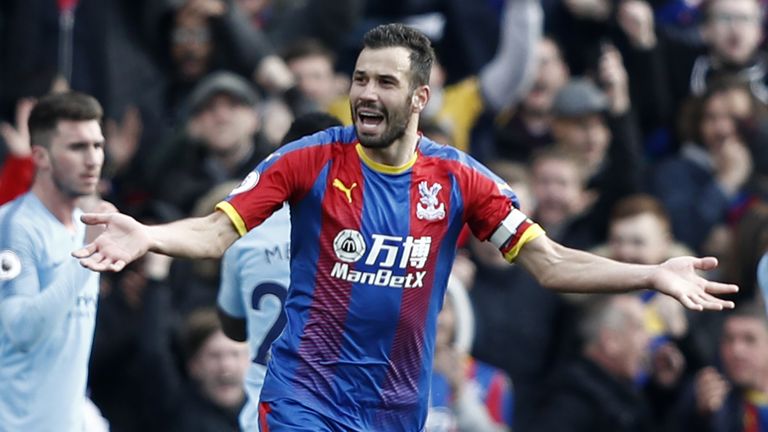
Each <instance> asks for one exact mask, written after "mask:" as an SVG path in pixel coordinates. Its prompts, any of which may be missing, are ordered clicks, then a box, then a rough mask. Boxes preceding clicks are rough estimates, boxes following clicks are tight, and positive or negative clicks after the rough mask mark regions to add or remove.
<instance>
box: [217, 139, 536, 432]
mask: <svg viewBox="0 0 768 432" xmlns="http://www.w3.org/2000/svg"><path fill="white" fill-rule="evenodd" d="M284 201H287V202H289V204H290V209H291V226H292V229H291V263H290V266H291V284H290V289H289V293H288V298H287V300H286V303H285V308H286V319H287V320H286V327H285V330H284V332H283V334H282V335H281V336H280V337H279V338H278V339H277V340H276V341H275V342H274V343H273V345H272V358H271V360H270V363H269V370H268V372H267V376H266V379H265V381H264V387H263V389H262V393H261V400H262V401H266V402H269V401H272V400H279V399H291V400H294V401H297V402H298V403H301V404H302V405H304V406H306V407H308V408H310V409H313V410H315V411H317V412H319V413H322V414H323V415H325V416H327V417H329V418H332V419H333V420H334V421H335V422H337V423H338V424H339V425H340V427H341V428H342V429H352V430H376V431H381V430H386V431H401V430H402V431H414V430H421V429H422V428H423V427H424V421H425V418H426V413H427V408H428V394H429V381H430V376H431V370H432V357H433V354H434V342H435V341H434V339H435V328H436V318H437V313H438V311H439V310H440V308H441V307H442V301H443V296H444V294H445V289H446V284H447V281H448V276H449V274H450V271H451V267H452V264H453V259H454V257H455V253H456V238H457V236H458V234H459V232H460V230H461V228H462V226H463V225H464V224H465V223H467V224H468V225H469V226H470V228H471V229H472V231H473V232H474V234H475V235H476V236H477V237H478V238H480V239H483V240H486V239H488V238H490V237H491V236H492V235H493V236H494V237H496V236H497V233H498V232H499V231H500V230H501V228H500V227H501V226H502V225H504V226H509V224H510V223H512V225H514V226H515V229H513V230H512V235H511V236H508V238H507V239H505V241H504V243H503V246H502V247H501V250H502V253H504V254H505V256H506V257H507V258H508V259H510V260H511V259H514V257H515V255H516V254H517V252H518V251H519V249H520V247H521V246H522V245H523V244H525V243H526V242H527V241H529V240H531V239H533V238H535V237H537V236H538V235H539V234H541V233H542V232H543V231H542V230H541V228H539V226H538V225H536V224H533V223H532V222H531V221H530V219H528V218H526V217H524V216H522V217H519V215H522V214H521V213H520V212H519V210H513V206H514V207H516V206H517V199H516V197H515V195H514V194H513V192H512V191H511V190H510V188H509V187H508V186H507V185H506V184H505V183H504V182H503V181H502V180H501V179H499V178H498V177H497V176H495V175H494V174H492V173H491V172H490V171H488V170H487V169H486V168H485V167H483V166H482V165H480V164H479V163H477V162H476V161H474V160H473V159H472V158H470V157H469V156H467V155H466V154H464V153H462V152H460V151H458V150H456V149H455V148H452V147H447V146H442V145H438V144H436V143H434V142H432V141H430V140H429V139H427V138H426V137H421V138H420V140H419V144H418V146H417V149H416V152H414V154H413V156H412V158H411V159H410V160H409V161H408V162H407V163H406V164H404V165H403V166H400V167H391V166H387V165H382V164H380V163H377V162H375V161H373V160H371V159H370V158H369V157H368V156H367V155H366V154H365V152H364V150H363V148H362V146H361V145H360V144H359V142H358V140H357V139H356V137H355V132H354V128H352V127H347V128H340V127H339V128H331V129H328V130H325V131H322V132H319V133H317V134H315V135H312V136H309V137H305V138H303V139H301V140H299V141H296V142H294V143H291V144H288V145H287V146H284V147H282V148H280V149H279V150H277V151H276V152H275V153H273V154H272V155H270V156H269V157H268V158H267V159H265V160H264V161H263V162H262V163H260V164H259V166H258V167H257V168H256V169H255V170H254V171H253V172H252V173H251V174H249V176H248V177H246V179H245V180H244V181H243V183H242V184H241V185H240V186H239V187H237V188H236V189H235V190H234V191H233V193H232V195H231V196H230V197H228V198H227V199H226V200H225V201H223V202H221V203H219V204H218V206H217V207H218V208H219V209H220V210H222V211H224V212H225V213H226V214H227V215H228V216H229V217H230V219H231V220H232V222H233V224H234V226H235V227H236V228H237V230H238V231H239V232H240V234H241V235H243V234H245V233H246V231H247V230H249V229H252V228H253V227H255V226H257V225H259V224H260V223H261V222H262V221H264V220H265V219H266V218H267V217H268V216H269V215H270V214H271V213H272V212H274V211H275V210H277V209H279V208H280V207H281V206H282V203H283V202H284Z"/></svg>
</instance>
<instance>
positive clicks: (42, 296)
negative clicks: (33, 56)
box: [0, 93, 116, 431]
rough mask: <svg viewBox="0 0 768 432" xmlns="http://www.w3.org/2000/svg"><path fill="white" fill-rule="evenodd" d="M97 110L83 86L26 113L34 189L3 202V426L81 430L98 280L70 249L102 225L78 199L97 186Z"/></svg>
mask: <svg viewBox="0 0 768 432" xmlns="http://www.w3.org/2000/svg"><path fill="white" fill-rule="evenodd" d="M102 114H103V112H102V108H101V105H100V104H99V102H98V101H96V99H94V98H93V97H91V96H88V95H85V94H82V93H63V94H53V95H49V96H46V97H44V98H41V99H40V100H39V101H38V103H37V104H36V105H35V107H34V108H33V109H32V111H31V113H30V116H29V133H30V140H31V143H32V158H33V160H34V162H35V167H36V168H37V173H36V175H35V180H34V183H33V185H32V189H31V191H30V192H28V193H26V194H24V195H22V196H21V197H19V198H17V199H16V200H14V201H12V202H11V203H8V204H6V205H4V206H2V207H0V346H1V347H2V350H0V376H2V377H3V391H2V392H1V393H0V424H2V425H3V427H8V428H10V430H65V431H77V430H81V428H82V427H83V416H84V414H85V413H84V410H85V388H86V378H87V372H88V358H89V355H90V352H91V343H92V341H93V329H94V324H95V320H96V305H97V302H98V280H99V278H98V275H96V274H94V273H93V272H90V271H88V270H85V269H83V268H82V267H80V266H79V265H78V263H77V262H76V261H75V260H73V259H72V258H71V257H70V255H69V250H70V249H72V248H74V247H80V246H81V245H82V244H84V243H83V242H86V243H87V242H89V241H91V239H93V238H95V237H96V236H98V235H99V234H100V232H101V230H100V229H98V228H92V227H89V228H86V227H85V225H83V224H82V222H81V221H80V219H79V216H80V214H82V212H81V210H80V209H79V208H77V207H76V206H77V204H78V199H80V198H82V197H86V196H91V195H93V194H94V193H95V191H96V186H97V184H98V180H99V174H100V172H101V167H102V163H103V162H104V137H103V135H102V133H101V126H100V120H101V118H102ZM88 204H89V207H90V209H89V210H90V211H97V212H104V211H116V210H115V209H114V207H113V206H111V205H109V204H107V203H104V202H101V203H99V202H98V201H96V199H95V198H94V201H93V202H90V203H88Z"/></svg>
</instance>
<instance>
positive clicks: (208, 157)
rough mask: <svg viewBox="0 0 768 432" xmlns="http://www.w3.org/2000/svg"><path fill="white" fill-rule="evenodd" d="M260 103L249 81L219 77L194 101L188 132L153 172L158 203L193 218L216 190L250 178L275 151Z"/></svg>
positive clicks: (206, 84)
mask: <svg viewBox="0 0 768 432" xmlns="http://www.w3.org/2000/svg"><path fill="white" fill-rule="evenodd" d="M259 104H260V102H259V97H258V96H257V94H256V92H255V91H254V89H253V87H252V86H251V85H250V84H249V83H248V82H247V81H246V80H245V79H243V78H240V77H239V76H237V75H235V74H232V73H229V72H218V73H215V74H212V75H211V76H209V77H207V78H206V79H205V80H203V81H202V82H200V83H199V84H198V85H197V86H196V87H195V90H194V91H193V93H192V94H191V95H190V100H189V106H190V111H191V113H190V116H189V118H188V119H187V121H186V123H185V125H184V129H183V131H182V132H181V133H180V134H179V135H178V136H177V137H176V138H175V139H174V140H173V142H171V143H169V145H167V146H165V147H163V148H162V149H161V150H162V154H161V155H160V156H159V157H158V160H156V161H154V165H153V166H154V168H153V169H151V171H152V172H154V174H153V178H155V179H156V180H155V183H156V184H159V185H160V186H159V187H158V188H157V189H156V190H155V191H154V193H155V197H156V198H157V199H159V200H161V201H163V202H164V203H168V204H171V205H172V206H173V207H174V208H175V209H176V210H177V211H178V213H177V214H176V217H179V216H182V215H187V214H189V212H190V211H191V210H192V206H193V205H194V203H195V202H196V200H197V199H198V198H199V197H200V196H201V195H203V194H204V193H205V192H207V191H208V190H210V189H211V188H212V187H214V186H215V185H217V184H219V183H221V182H224V181H227V180H235V179H240V178H243V177H245V175H246V174H248V173H249V172H250V170H251V169H253V167H254V166H256V164H257V163H258V162H259V161H261V160H262V159H264V158H265V157H266V156H267V155H268V154H269V153H270V152H271V151H272V150H273V148H272V147H271V146H270V145H269V143H268V142H267V140H266V139H265V137H264V136H263V134H262V133H261V128H262V121H261V117H260V112H259Z"/></svg>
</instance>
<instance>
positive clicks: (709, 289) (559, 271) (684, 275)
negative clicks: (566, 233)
mask: <svg viewBox="0 0 768 432" xmlns="http://www.w3.org/2000/svg"><path fill="white" fill-rule="evenodd" d="M517 262H519V263H520V264H521V265H522V266H523V267H525V268H526V269H527V270H528V271H530V272H531V274H533V276H534V277H535V278H536V279H537V280H538V281H539V283H540V284H541V285H543V286H544V287H547V288H550V289H555V290H558V291H564V292H579V293H586V292H597V293H611V292H625V291H632V290H638V289H653V290H656V291H659V292H661V293H664V294H666V295H669V296H671V297H674V298H675V299H677V300H678V301H679V302H680V303H682V304H683V305H684V306H685V307H687V308H689V309H692V310H704V309H710V310H722V309H723V308H733V306H734V305H733V302H730V301H725V300H721V299H719V298H717V297H715V296H716V295H720V294H729V293H734V292H736V291H737V290H738V287H736V286H735V285H731V284H722V283H718V282H712V281H708V280H706V279H704V278H702V277H700V276H699V275H697V274H696V271H697V270H711V269H714V268H715V267H717V260H716V259H715V258H711V257H709V258H694V257H678V258H673V259H670V260H667V261H665V262H664V263H662V264H659V265H640V264H626V263H621V262H618V261H613V260H610V259H607V258H602V257H599V256H597V255H593V254H591V253H588V252H583V251H579V250H575V249H570V248H567V247H565V246H562V245H560V244H558V243H556V242H554V241H552V240H551V239H549V238H548V237H547V236H546V235H541V236H539V237H538V238H536V239H535V240H532V241H530V242H528V243H526V244H525V245H524V246H523V247H522V249H521V250H520V253H519V255H518V257H517Z"/></svg>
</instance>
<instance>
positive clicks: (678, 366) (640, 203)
mask: <svg viewBox="0 0 768 432" xmlns="http://www.w3.org/2000/svg"><path fill="white" fill-rule="evenodd" d="M606 252H607V256H608V257H609V258H613V259H615V260H618V261H623V262H628V263H635V264H658V263H661V262H664V261H665V260H667V259H669V258H673V257H677V256H683V255H687V254H690V253H691V252H690V250H689V249H687V248H686V247H685V246H683V245H681V244H680V243H677V242H675V239H674V237H673V236H672V231H671V225H670V221H669V216H668V215H667V212H666V210H665V209H664V207H663V206H662V205H661V203H660V202H659V201H658V200H656V199H655V198H653V197H651V196H649V195H640V194H638V195H630V196H628V197H626V198H624V199H622V200H621V201H619V202H618V203H617V204H616V206H615V207H614V208H613V211H612V212H611V219H610V222H609V226H608V243H607V250H606ZM598 253H599V252H598ZM640 298H641V299H642V300H643V302H644V303H645V306H646V313H645V326H646V329H647V330H648V332H649V336H650V342H649V345H648V350H649V354H650V366H651V369H650V370H649V371H643V373H641V375H639V376H637V377H636V381H637V383H638V384H640V385H642V386H643V388H644V391H645V393H646V394H647V396H648V400H649V402H650V404H651V408H652V409H653V414H654V417H655V418H657V419H659V422H663V421H664V420H662V419H664V418H667V416H668V415H670V408H671V407H673V406H674V402H675V400H677V398H678V396H679V395H678V388H679V384H680V382H681V378H683V373H684V372H685V370H686V366H687V361H686V357H685V356H684V355H683V352H682V351H681V347H684V348H687V351H689V352H687V353H686V354H688V356H689V357H690V356H696V358H695V359H693V362H692V363H694V364H700V362H701V361H702V357H704V354H703V353H702V350H703V349H699V350H696V351H694V350H695V348H696V346H695V345H693V344H694V343H695V342H702V343H707V342H709V341H710V340H711V339H712V336H711V333H709V332H708V331H707V330H709V327H707V326H706V324H709V323H710V322H711V320H707V318H705V317H703V316H692V317H691V318H692V319H693V320H694V322H695V323H696V326H695V328H693V329H692V331H691V332H692V333H694V334H695V336H696V337H694V336H690V335H689V324H688V317H687V316H686V313H685V309H684V308H682V307H680V305H679V304H677V303H675V302H669V301H667V299H666V298H664V297H662V296H657V295H654V293H643V294H641V295H640ZM574 300H575V299H574ZM684 338H685V339H684ZM710 344H711V343H710ZM692 345H693V346H692ZM706 348H709V349H711V347H710V346H707V347H706ZM690 351H692V352H690Z"/></svg>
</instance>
